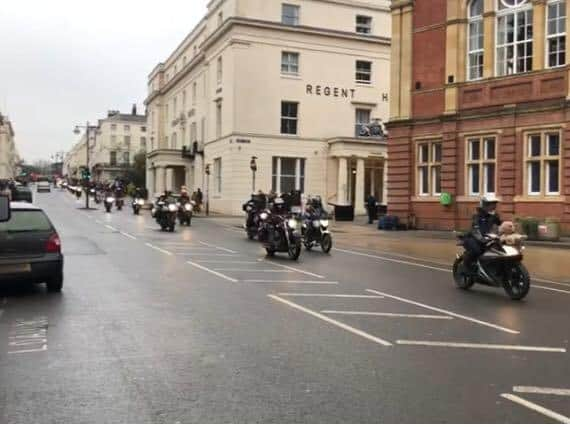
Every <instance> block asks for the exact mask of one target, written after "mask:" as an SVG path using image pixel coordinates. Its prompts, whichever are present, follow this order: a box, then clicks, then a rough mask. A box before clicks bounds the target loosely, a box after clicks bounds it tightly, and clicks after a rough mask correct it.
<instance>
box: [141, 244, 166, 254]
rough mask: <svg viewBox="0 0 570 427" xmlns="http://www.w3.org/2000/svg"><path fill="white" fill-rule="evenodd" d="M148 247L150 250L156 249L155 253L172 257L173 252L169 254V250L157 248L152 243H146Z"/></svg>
mask: <svg viewBox="0 0 570 427" xmlns="http://www.w3.org/2000/svg"><path fill="white" fill-rule="evenodd" d="M146 245H147V246H148V247H149V248H151V249H154V250H155V251H158V252H162V253H163V254H165V255H172V252H168V251H167V250H164V249H162V248H159V247H157V246H154V245H151V244H150V243H146Z"/></svg>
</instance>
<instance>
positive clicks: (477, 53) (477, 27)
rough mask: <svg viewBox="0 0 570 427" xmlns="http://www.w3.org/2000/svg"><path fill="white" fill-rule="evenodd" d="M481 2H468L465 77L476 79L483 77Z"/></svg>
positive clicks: (482, 0)
mask: <svg viewBox="0 0 570 427" xmlns="http://www.w3.org/2000/svg"><path fill="white" fill-rule="evenodd" d="M483 2H484V0H471V2H470V3H469V38H468V48H467V50H468V53H467V78H468V79H469V80H477V79H480V78H482V77H483V53H484V45H483V42H484V35H483V33H484V29H483Z"/></svg>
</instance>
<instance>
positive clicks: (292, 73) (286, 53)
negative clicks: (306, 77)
mask: <svg viewBox="0 0 570 427" xmlns="http://www.w3.org/2000/svg"><path fill="white" fill-rule="evenodd" d="M285 57H287V59H288V60H290V59H291V58H292V57H296V58H297V63H296V64H293V65H294V66H296V67H297V71H291V63H290V62H285ZM300 59H301V54H300V53H299V52H293V51H291V50H282V51H281V74H282V75H285V76H298V75H299V74H300V69H301V66H300V63H301V61H300ZM284 66H286V67H287V70H283V68H284Z"/></svg>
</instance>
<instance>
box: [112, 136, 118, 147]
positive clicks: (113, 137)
mask: <svg viewBox="0 0 570 427" xmlns="http://www.w3.org/2000/svg"><path fill="white" fill-rule="evenodd" d="M116 145H117V135H111V146H113V147H115V146H116Z"/></svg>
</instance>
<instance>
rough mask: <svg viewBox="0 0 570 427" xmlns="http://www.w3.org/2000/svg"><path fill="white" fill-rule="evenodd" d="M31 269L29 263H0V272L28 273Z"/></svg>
mask: <svg viewBox="0 0 570 427" xmlns="http://www.w3.org/2000/svg"><path fill="white" fill-rule="evenodd" d="M31 271H32V266H31V265H30V264H11V265H0V274H13V273H30V272H31Z"/></svg>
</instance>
